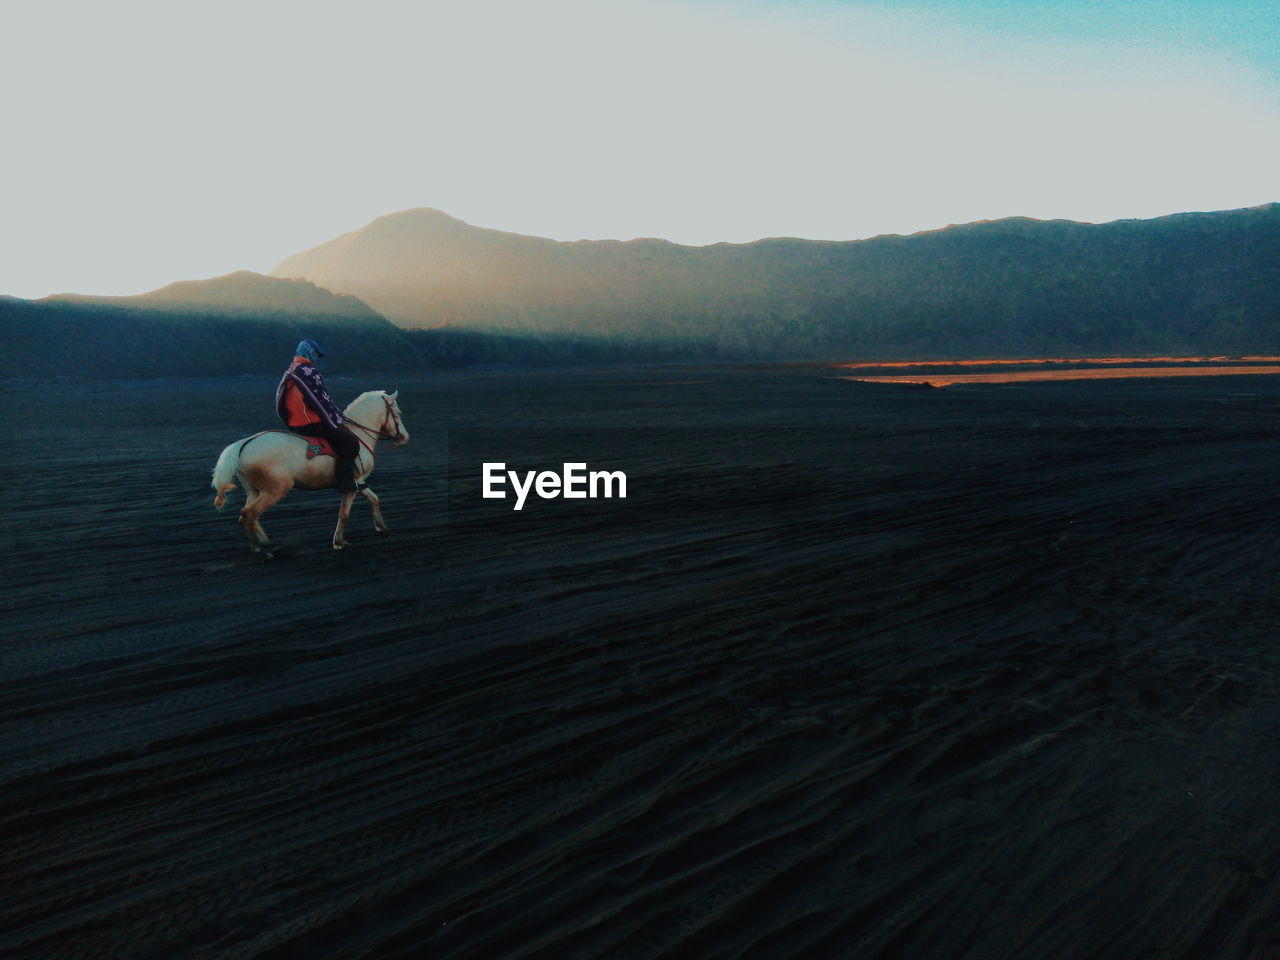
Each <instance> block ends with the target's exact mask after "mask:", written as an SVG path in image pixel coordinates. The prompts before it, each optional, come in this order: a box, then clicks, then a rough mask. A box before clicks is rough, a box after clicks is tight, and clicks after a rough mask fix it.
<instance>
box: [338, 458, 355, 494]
mask: <svg viewBox="0 0 1280 960" xmlns="http://www.w3.org/2000/svg"><path fill="white" fill-rule="evenodd" d="M355 470H356V461H355V458H354V457H353V458H351V459H349V460H348V459H346V458H342V459H339V460H338V463H337V466H335V467H334V478H335V480H336V481H337V484H338V492H339V493H355V492H356V478H355Z"/></svg>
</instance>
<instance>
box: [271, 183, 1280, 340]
mask: <svg viewBox="0 0 1280 960" xmlns="http://www.w3.org/2000/svg"><path fill="white" fill-rule="evenodd" d="M271 275H272V276H281V277H282V276H286V275H287V276H300V277H305V278H307V279H311V280H313V281H314V282H316V283H319V284H321V285H323V286H325V287H327V288H328V289H331V290H334V291H339V292H344V293H352V294H354V295H355V296H358V297H360V298H361V299H362V300H364V301H365V302H367V303H369V304H370V305H371V306H372V307H373V308H375V309H377V310H379V311H380V312H382V313H383V315H385V316H386V317H387V318H388V319H390V320H391V321H392V322H394V323H396V324H397V325H400V326H402V327H406V328H410V329H414V328H420V329H421V328H440V327H456V328H460V329H467V330H477V331H487V332H502V333H513V334H520V335H569V336H577V337H587V338H600V339H604V340H610V341H614V340H617V341H625V342H635V341H641V342H644V341H650V340H654V339H662V340H673V339H674V340H682V339H683V340H687V341H689V342H695V341H696V342H700V343H704V344H705V343H714V344H719V345H720V348H722V349H725V350H726V351H727V352H730V353H734V354H735V355H745V356H760V357H805V358H809V357H820V356H824V355H830V354H831V352H832V351H837V352H848V351H866V350H871V351H874V352H877V353H885V352H890V353H891V352H903V353H911V354H929V355H938V354H948V353H951V354H956V355H972V354H973V353H975V352H979V353H992V354H999V355H1004V354H1007V353H1010V352H1027V351H1031V352H1036V351H1041V350H1044V351H1051V352H1053V353H1059V352H1063V351H1067V352H1085V353H1087V352H1091V351H1095V350H1099V349H1104V350H1112V349H1123V350H1129V351H1144V350H1151V351H1157V352H1164V351H1170V350H1188V351H1192V352H1201V351H1209V352H1212V351H1215V350H1234V349H1266V350H1271V349H1275V348H1276V347H1278V346H1280V343H1278V342H1277V329H1278V328H1280V316H1277V307H1276V300H1277V289H1278V288H1280V204H1275V203H1270V204H1262V205H1258V206H1255V207H1250V208H1243V209H1240V210H1234V211H1209V212H1200V211H1194V212H1186V213H1178V214H1171V215H1169V216H1167V217H1159V218H1154V219H1150V220H1138V219H1127V220H1115V221H1111V222H1109V223H1105V224H1091V223H1083V222H1079V221H1071V220H1037V219H1034V218H1030V217H1007V218H1002V219H998V220H987V221H975V222H972V223H968V224H958V225H950V226H948V227H943V228H940V229H937V230H928V231H920V232H917V233H914V234H884V235H881V236H878V237H871V238H867V239H865V240H851V241H833V240H806V239H803V238H795V237H767V238H762V239H759V240H755V241H752V242H750V243H745V244H732V243H724V244H713V245H708V246H702V247H692V246H683V245H680V244H674V243H670V242H668V241H664V240H656V239H653V238H636V239H633V240H626V241H617V240H578V241H557V240H551V239H548V238H544V237H531V236H528V235H525V234H512V233H505V232H503V231H499V230H493V229H492V228H486V227H472V226H470V225H469V224H466V223H465V222H464V221H461V220H458V219H456V218H453V217H450V216H449V215H448V214H445V213H443V212H441V211H439V210H436V209H434V208H414V209H411V210H406V211H398V212H396V213H394V214H387V215H384V216H383V217H379V218H377V219H375V220H374V221H371V222H370V223H369V224H366V225H365V227H362V228H360V229H359V230H356V231H351V232H349V233H346V234H343V235H341V236H340V237H338V238H335V239H334V240H331V241H327V242H326V243H323V244H319V245H317V246H315V247H312V248H310V249H308V250H305V251H302V252H301V253H298V254H294V255H293V256H291V257H288V258H286V259H285V260H283V261H281V263H280V264H279V265H277V267H275V268H274V269H273V270H272V271H271Z"/></svg>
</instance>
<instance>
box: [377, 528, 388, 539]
mask: <svg viewBox="0 0 1280 960" xmlns="http://www.w3.org/2000/svg"><path fill="white" fill-rule="evenodd" d="M390 532H391V528H390V527H380V528H379V529H378V533H380V534H382V536H384V537H385V536H386V535H387V534H388V533H390Z"/></svg>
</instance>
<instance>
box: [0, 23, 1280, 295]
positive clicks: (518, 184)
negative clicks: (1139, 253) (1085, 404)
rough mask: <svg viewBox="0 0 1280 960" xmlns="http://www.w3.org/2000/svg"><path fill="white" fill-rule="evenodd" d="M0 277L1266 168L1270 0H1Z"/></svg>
mask: <svg viewBox="0 0 1280 960" xmlns="http://www.w3.org/2000/svg"><path fill="white" fill-rule="evenodd" d="M0 36H3V37H5V50H4V54H3V56H2V57H0V294H10V295H15V296H22V297H41V296H44V295H46V294H49V293H54V292H77V293H101V294H125V293H139V292H142V291H145V290H149V289H154V288H156V287H159V286H163V285H164V284H166V283H169V282H171V281H174V280H182V279H192V278H197V277H210V276H215V275H218V274H223V273H227V272H230V271H232V270H237V269H250V270H257V271H260V272H266V271H267V270H270V269H271V268H272V267H273V266H274V265H275V264H276V263H278V262H279V261H280V260H282V259H284V258H285V257H286V256H289V255H290V254H293V253H296V252H298V251H300V250H303V249H306V248H308V247H311V246H314V245H316V244H318V243H321V242H323V241H325V240H328V239H330V238H332V237H334V236H337V235H338V234H341V233H345V232H347V231H349V230H354V229H356V228H358V227H360V226H363V225H364V224H365V223H367V222H368V221H369V220H371V219H373V218H374V217H377V216H380V215H382V214H385V213H391V212H393V211H396V210H403V209H406V208H409V207H419V206H429V207H437V208H439V209H441V210H443V211H445V212H446V213H449V214H451V215H453V216H455V217H458V218H460V219H462V220H465V221H467V222H468V223H472V224H475V225H477V226H483V227H493V228H496V229H500V230H508V231H512V232H517V233H528V234H535V235H539V236H546V237H553V238H555V239H559V240H577V239H584V238H585V239H605V238H611V239H621V240H626V239H631V238H633V237H638V236H654V237H664V238H666V239H669V240H673V241H675V242H678V243H687V244H704V243H714V242H717V241H734V242H744V241H750V240H755V239H759V238H761V237H768V236H799V237H810V238H816V239H827V240H853V239H858V238H862V237H869V236H874V235H876V234H881V233H912V232H915V231H918V230H926V229H934V228H937V227H943V226H946V225H947V224H949V223H962V222H968V221H972V220H979V219H995V218H999V217H1005V216H1015V215H1020V216H1031V217H1040V218H1067V219H1075V220H1089V221H1105V220H1113V219H1119V218H1127V217H1143V218H1145V217H1155V216H1161V215H1164V214H1169V213H1177V212H1181V211H1186V210H1215V209H1227V208H1234V207H1244V206H1253V205H1256V204H1261V203H1266V202H1272V201H1278V200H1280V4H1277V3H1275V2H1274V0H1267V2H1256V3H1254V2H1222V0H1219V2H1194V0H1147V2H1142V0H1139V2H1130V3H1123V4H1120V3H1115V2H1100V0H1070V2H1064V3H1058V4H1054V3H1049V2H1030V0H1023V2H1015V0H974V2H942V0H917V2H905V3H892V4H890V3H883V4H870V3H859V2H831V0H827V2H819V0H797V2H787V3H778V2H765V0H736V2H735V0H722V2H713V0H662V2H657V0H537V2H530V0H518V2H516V0H510V2H509V0H470V2H462V0H449V2H434V0H427V2H377V0H373V2H362V3H348V2H344V3H329V2H315V0H306V2H303V0H299V2H272V0H254V2H222V3H188V2H177V0H163V2H151V3H146V2H136V0H121V2H112V3H101V2H58V0H40V2H37V0H31V2H14V0H0Z"/></svg>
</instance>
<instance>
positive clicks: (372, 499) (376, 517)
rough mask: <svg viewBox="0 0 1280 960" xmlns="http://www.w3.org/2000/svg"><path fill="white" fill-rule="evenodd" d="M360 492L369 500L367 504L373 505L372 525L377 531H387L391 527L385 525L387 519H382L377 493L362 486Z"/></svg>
mask: <svg viewBox="0 0 1280 960" xmlns="http://www.w3.org/2000/svg"><path fill="white" fill-rule="evenodd" d="M360 492H361V493H363V494H364V498H365V499H366V500H368V501H369V506H371V507H373V525H374V526H375V527H376V528H377V529H378V532H379V533H388V532H389V531H390V529H391V528H390V527H388V526H387V521H385V520H383V519H382V504H381V503H380V502H379V500H378V495H377V494H376V493H374V492H373V491H372V490H370V489H369V488H368V487H364V488H363V489H362V490H361V491H360Z"/></svg>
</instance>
